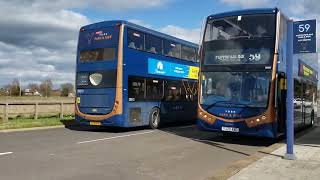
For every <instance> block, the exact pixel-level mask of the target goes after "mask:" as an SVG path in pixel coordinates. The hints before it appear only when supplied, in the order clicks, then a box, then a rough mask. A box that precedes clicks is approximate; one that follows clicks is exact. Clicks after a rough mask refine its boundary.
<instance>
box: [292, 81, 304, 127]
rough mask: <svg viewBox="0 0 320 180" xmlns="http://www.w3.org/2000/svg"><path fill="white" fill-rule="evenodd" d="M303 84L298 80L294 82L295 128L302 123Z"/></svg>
mask: <svg viewBox="0 0 320 180" xmlns="http://www.w3.org/2000/svg"><path fill="white" fill-rule="evenodd" d="M302 92H303V84H302V82H300V81H299V80H297V79H295V80H294V100H293V101H294V102H293V104H294V127H295V128H297V127H299V126H301V124H302V123H303V119H304V118H303V106H302V102H303V93H302Z"/></svg>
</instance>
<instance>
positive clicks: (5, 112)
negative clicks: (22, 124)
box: [3, 102, 9, 122]
mask: <svg viewBox="0 0 320 180" xmlns="http://www.w3.org/2000/svg"><path fill="white" fill-rule="evenodd" d="M3 115H4V118H3V122H8V119H9V117H8V115H9V104H8V103H7V102H6V105H5V106H4V112H3Z"/></svg>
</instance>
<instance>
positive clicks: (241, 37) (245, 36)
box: [229, 35, 272, 40]
mask: <svg viewBox="0 0 320 180" xmlns="http://www.w3.org/2000/svg"><path fill="white" fill-rule="evenodd" d="M257 38H272V36H251V35H242V36H231V37H230V38H229V40H233V39H257Z"/></svg>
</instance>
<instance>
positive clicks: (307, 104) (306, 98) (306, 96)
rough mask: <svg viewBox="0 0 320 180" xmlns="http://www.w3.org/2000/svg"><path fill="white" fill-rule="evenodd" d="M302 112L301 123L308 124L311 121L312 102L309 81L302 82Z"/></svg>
mask: <svg viewBox="0 0 320 180" xmlns="http://www.w3.org/2000/svg"><path fill="white" fill-rule="evenodd" d="M302 104H303V105H302V109H303V110H302V112H303V123H302V125H306V124H309V123H310V121H311V113H312V110H313V102H312V87H311V85H310V84H309V83H306V82H304V83H303V103H302Z"/></svg>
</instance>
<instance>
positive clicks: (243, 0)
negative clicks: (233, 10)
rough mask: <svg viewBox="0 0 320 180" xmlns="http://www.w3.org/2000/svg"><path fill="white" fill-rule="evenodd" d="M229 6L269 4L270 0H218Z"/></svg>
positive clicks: (251, 6)
mask: <svg viewBox="0 0 320 180" xmlns="http://www.w3.org/2000/svg"><path fill="white" fill-rule="evenodd" d="M220 1H221V2H222V3H225V4H227V5H230V6H241V7H243V8H253V7H264V6H268V7H269V6H270V3H271V1H270V0H220Z"/></svg>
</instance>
